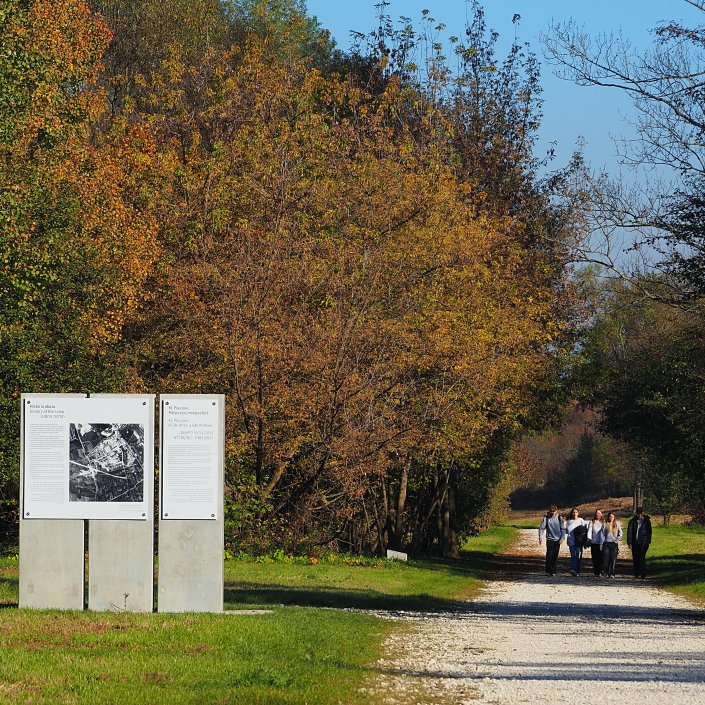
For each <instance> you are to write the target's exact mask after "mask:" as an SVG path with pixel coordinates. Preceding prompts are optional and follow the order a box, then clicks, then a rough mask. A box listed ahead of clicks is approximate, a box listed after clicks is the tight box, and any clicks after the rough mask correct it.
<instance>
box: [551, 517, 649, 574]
mask: <svg viewBox="0 0 705 705" xmlns="http://www.w3.org/2000/svg"><path fill="white" fill-rule="evenodd" d="M544 536H545V539H546V575H548V576H553V575H555V574H556V569H557V566H558V553H559V552H560V548H561V544H562V543H563V542H564V541H565V542H566V543H567V544H568V549H569V550H570V574H571V575H573V576H575V577H578V576H579V575H580V568H581V564H582V558H583V550H584V549H585V548H588V547H589V548H590V556H591V558H592V572H593V573H594V574H595V575H596V576H598V577H600V576H601V577H604V578H614V577H615V566H616V564H617V554H618V553H619V542H620V541H621V540H622V526H621V524H620V523H619V522H618V521H617V517H616V516H615V513H614V512H607V516H604V514H603V512H602V510H601V509H596V510H595V513H594V514H593V517H592V519H591V520H590V521H585V519H582V518H581V517H580V512H579V511H578V509H577V507H573V508H572V509H571V510H570V516H569V517H568V519H565V518H564V517H563V516H561V515H560V514H559V513H558V507H557V506H556V505H555V504H552V505H551V506H550V508H549V510H548V513H547V514H546V515H545V516H544V517H543V519H542V520H541V525H540V526H539V545H541V544H542V543H543V540H544ZM650 544H651V519H650V518H649V517H648V516H646V515H645V514H644V508H643V507H637V509H636V512H635V513H634V516H633V517H632V518H631V519H630V520H629V524H628V525H627V545H628V546H629V548H630V549H631V552H632V563H633V566H634V577H635V578H641V579H644V578H646V552H647V551H648V550H649V545H650Z"/></svg>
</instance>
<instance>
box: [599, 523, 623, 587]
mask: <svg viewBox="0 0 705 705" xmlns="http://www.w3.org/2000/svg"><path fill="white" fill-rule="evenodd" d="M602 530H603V532H604V535H605V539H604V541H603V542H602V575H603V576H606V577H608V578H614V577H615V574H614V569H615V566H616V564H617V554H618V553H619V542H620V541H621V540H622V526H621V525H620V523H619V522H618V521H617V517H616V516H615V513H614V512H608V513H607V519H606V520H605V523H604V526H603V527H602Z"/></svg>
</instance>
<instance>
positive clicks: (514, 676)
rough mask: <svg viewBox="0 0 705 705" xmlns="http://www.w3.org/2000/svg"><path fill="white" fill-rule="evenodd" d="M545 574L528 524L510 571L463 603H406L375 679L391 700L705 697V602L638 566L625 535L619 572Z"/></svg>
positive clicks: (694, 700) (644, 703) (505, 704)
mask: <svg viewBox="0 0 705 705" xmlns="http://www.w3.org/2000/svg"><path fill="white" fill-rule="evenodd" d="M560 555H561V557H560V561H559V573H558V575H556V576H555V577H553V578H548V577H545V576H544V574H543V559H544V550H543V547H539V546H538V543H537V533H536V531H534V530H523V531H521V532H520V536H519V539H518V541H517V543H516V544H515V546H514V547H513V549H512V550H511V552H510V553H509V554H507V555H506V561H505V567H506V572H503V573H502V574H501V575H498V576H497V579H496V580H493V581H491V582H490V583H489V584H488V587H487V589H486V590H485V591H484V593H483V594H482V596H481V597H480V598H479V599H477V600H475V601H473V602H471V603H467V606H463V607H461V608H460V609H459V611H458V612H456V613H441V614H438V613H436V614H425V615H423V614H410V613H406V614H401V613H397V614H396V615H393V616H394V617H395V618H400V619H411V620H414V623H413V626H412V628H411V630H410V632H407V633H406V634H404V635H401V636H400V635H397V636H392V637H390V638H389V639H388V641H387V642H386V648H385V654H387V656H386V657H385V658H384V659H382V660H381V661H380V662H379V663H378V664H377V666H378V668H379V670H380V676H379V677H378V679H377V681H376V684H375V686H374V688H373V690H374V691H375V693H376V694H377V695H380V696H381V698H380V699H381V700H382V702H387V703H468V704H470V703H472V705H476V704H477V703H493V704H501V705H514V704H517V703H534V704H535V703H538V702H561V701H562V702H572V703H577V704H580V703H597V702H602V701H607V702H611V703H627V702H631V701H636V702H639V703H640V705H670V704H672V703H678V704H679V705H691V704H692V705H696V704H701V703H704V702H705V609H702V608H700V607H696V606H694V605H692V604H691V603H689V602H688V601H686V600H685V599H683V598H681V597H678V596H676V595H672V594H670V593H667V592H665V591H663V590H660V589H658V588H655V587H653V586H651V585H650V584H649V582H648V580H647V581H638V580H634V579H633V578H631V577H630V576H631V568H632V565H631V556H630V552H629V550H628V549H627V548H626V546H625V547H624V549H623V550H622V551H621V554H620V557H619V560H618V562H617V575H618V577H617V578H616V579H614V580H608V579H606V578H596V577H594V576H593V574H592V570H591V563H590V559H589V556H586V557H585V558H584V559H583V571H582V576H581V577H579V578H574V577H571V576H570V575H569V573H568V550H567V548H566V547H565V545H564V546H562V547H561V554H560Z"/></svg>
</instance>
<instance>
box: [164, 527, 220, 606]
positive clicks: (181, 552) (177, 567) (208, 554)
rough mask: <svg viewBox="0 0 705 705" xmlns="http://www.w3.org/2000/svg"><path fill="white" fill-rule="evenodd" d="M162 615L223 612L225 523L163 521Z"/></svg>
mask: <svg viewBox="0 0 705 705" xmlns="http://www.w3.org/2000/svg"><path fill="white" fill-rule="evenodd" d="M158 576H159V577H158V601H157V605H158V610H159V612H222V611H223V520H222V519H218V520H216V521H199V520H186V519H183V520H168V521H160V522H159V571H158Z"/></svg>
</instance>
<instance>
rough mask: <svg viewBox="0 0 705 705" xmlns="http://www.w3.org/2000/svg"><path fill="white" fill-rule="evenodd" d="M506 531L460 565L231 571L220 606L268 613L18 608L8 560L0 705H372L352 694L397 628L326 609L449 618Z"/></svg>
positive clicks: (290, 565) (2, 567) (247, 565)
mask: <svg viewBox="0 0 705 705" xmlns="http://www.w3.org/2000/svg"><path fill="white" fill-rule="evenodd" d="M514 534H515V532H514V531H513V530H512V529H508V528H497V529H493V530H492V531H490V532H488V533H487V534H484V535H483V536H481V537H478V538H476V539H471V540H470V541H469V542H468V543H467V544H466V546H465V549H466V553H465V554H464V556H465V557H464V559H463V560H460V561H429V562H425V561H418V562H410V563H408V564H406V563H399V562H391V561H373V560H360V559H354V558H350V559H347V560H346V559H336V560H334V561H330V562H325V561H319V562H318V563H311V562H307V561H306V560H304V559H301V560H296V561H288V560H280V561H255V560H252V559H250V560H228V561H226V563H225V571H226V586H225V588H226V592H225V595H226V605H225V606H226V609H228V610H236V609H239V608H249V607H254V606H258V607H267V608H269V609H272V610H273V611H272V613H271V614H264V615H160V614H150V615H139V614H120V613H117V614H115V613H89V612H55V611H33V610H17V609H14V606H15V605H16V604H17V561H16V559H13V558H5V559H2V560H0V603H2V604H3V605H4V606H5V609H3V610H0V703H59V702H60V703H76V704H81V705H83V704H86V705H87V704H88V703H90V704H91V705H94V704H95V705H102V704H106V705H107V704H108V703H110V704H111V705H121V704H123V703H124V704H128V703H129V704H133V703H135V702H148V703H150V705H152V704H154V705H158V704H160V703H169V705H171V704H176V705H178V704H181V703H189V704H190V703H194V704H195V703H199V704H200V703H223V704H226V703H248V705H249V704H251V705H260V704H261V705H265V704H266V705H279V704H282V705H304V704H305V703H316V704H320V705H328V704H330V705H334V704H337V703H346V704H349V705H358V704H360V705H361V704H363V703H367V704H369V705H378V703H379V699H378V696H375V695H372V694H370V693H369V692H362V691H361V688H362V687H363V686H364V685H365V682H366V681H367V680H368V679H371V678H373V677H374V676H375V675H376V670H375V666H374V663H375V662H376V660H377V659H378V657H379V656H380V655H381V648H382V643H383V641H384V638H385V636H386V635H387V634H389V633H390V632H391V631H392V630H399V629H404V628H406V625H405V624H404V623H400V622H389V621H386V620H382V619H378V618H376V617H372V616H368V615H365V614H359V613H351V612H345V611H341V610H330V609H322V608H325V607H364V608H368V609H379V610H386V609H412V610H428V611H433V610H442V609H447V608H449V607H450V606H452V605H455V604H456V603H455V601H456V600H458V599H463V598H467V597H470V596H472V595H474V594H475V593H476V592H477V591H478V590H479V589H480V588H481V586H482V582H481V580H482V579H483V578H485V577H487V576H488V573H489V572H490V571H491V570H492V565H493V562H492V559H491V557H490V556H491V554H492V553H494V552H499V551H501V550H503V549H504V548H505V547H506V546H507V545H508V544H509V543H510V541H511V540H512V538H513V536H514Z"/></svg>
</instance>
